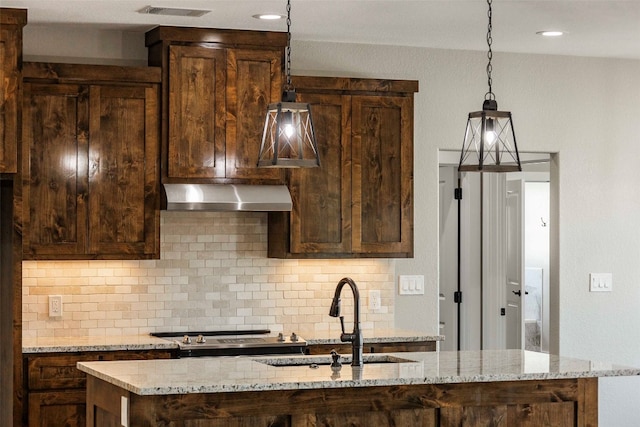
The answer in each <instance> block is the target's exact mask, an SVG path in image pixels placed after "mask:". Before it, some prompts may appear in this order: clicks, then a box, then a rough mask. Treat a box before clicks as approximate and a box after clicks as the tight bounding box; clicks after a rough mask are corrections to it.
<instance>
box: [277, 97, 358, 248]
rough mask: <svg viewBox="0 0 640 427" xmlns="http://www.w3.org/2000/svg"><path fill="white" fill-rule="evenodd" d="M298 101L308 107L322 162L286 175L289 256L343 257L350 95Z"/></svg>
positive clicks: (347, 225) (347, 234) (347, 244)
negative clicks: (289, 199)
mask: <svg viewBox="0 0 640 427" xmlns="http://www.w3.org/2000/svg"><path fill="white" fill-rule="evenodd" d="M298 98H299V100H301V101H302V102H308V103H310V104H311V114H312V118H313V125H314V129H315V132H316V138H317V140H318V150H319V152H320V162H321V164H320V167H319V168H308V169H307V168H302V169H296V170H292V171H291V179H290V184H289V189H290V190H291V197H292V199H293V210H292V212H291V237H290V245H291V252H292V253H305V254H347V253H349V252H350V251H351V199H352V194H351V170H350V166H351V151H350V150H351V144H350V139H351V128H350V125H351V121H350V115H351V103H350V99H351V97H350V96H343V95H318V94H311V93H304V94H299V95H298Z"/></svg>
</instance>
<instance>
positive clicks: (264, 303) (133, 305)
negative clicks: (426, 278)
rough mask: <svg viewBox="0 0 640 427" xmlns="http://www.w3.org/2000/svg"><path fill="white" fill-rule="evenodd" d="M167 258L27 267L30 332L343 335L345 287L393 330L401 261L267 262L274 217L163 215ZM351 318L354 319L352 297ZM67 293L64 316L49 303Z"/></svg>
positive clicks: (26, 326)
mask: <svg viewBox="0 0 640 427" xmlns="http://www.w3.org/2000/svg"><path fill="white" fill-rule="evenodd" d="M161 221H162V225H161V226H162V235H161V239H160V240H161V254H162V258H161V259H160V260H143V261H110V260H104V261H101V260H100V261H25V262H23V270H22V271H23V335H24V336H25V337H44V336H54V335H55V336H82V335H88V336H105V335H106V336H114V335H130V334H141V333H148V332H153V331H161V330H162V331H164V330H172V331H178V332H182V331H186V330H189V329H215V328H217V329H234V328H269V329H271V330H272V331H273V332H289V331H294V330H295V331H300V330H304V331H318V332H324V333H326V332H331V333H337V334H339V331H340V324H339V322H338V321H337V320H336V319H334V318H332V317H330V316H329V315H328V310H329V306H330V304H331V298H332V297H333V293H334V290H335V286H336V284H337V283H338V281H339V280H340V279H341V278H342V277H345V276H349V277H351V278H353V279H354V280H355V281H356V283H357V284H358V287H359V288H360V292H361V295H368V293H367V290H369V289H378V290H380V291H381V298H382V302H383V307H382V308H381V309H380V310H379V311H378V312H376V313H372V312H369V309H368V307H367V304H366V298H364V297H363V301H362V302H361V317H362V327H363V329H371V328H384V329H387V328H391V327H393V318H394V313H393V301H394V295H395V294H394V277H395V264H394V261H393V260H388V259H353V260H280V259H272V258H267V255H266V253H267V224H266V222H267V216H266V214H264V213H250V212H247V213H236V212H188V213H184V212H162V215H161ZM343 293H344V295H343V298H342V307H343V313H344V315H345V319H350V317H349V316H350V313H352V312H353V302H352V298H351V295H350V294H351V292H350V291H349V290H348V289H345V290H344V291H343ZM49 295H63V316H62V318H61V319H52V318H49V316H48V296H49Z"/></svg>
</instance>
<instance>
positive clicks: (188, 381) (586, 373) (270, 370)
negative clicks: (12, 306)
mask: <svg viewBox="0 0 640 427" xmlns="http://www.w3.org/2000/svg"><path fill="white" fill-rule="evenodd" d="M389 354H391V355H395V356H397V357H402V358H408V359H413V360H411V362H410V363H404V365H405V366H404V367H401V366H400V367H399V365H398V364H381V365H379V366H375V364H374V365H367V364H365V366H364V367H363V368H361V369H362V370H361V371H356V370H355V369H354V368H351V366H349V365H344V366H343V367H342V369H341V371H340V373H339V375H337V376H335V372H332V370H331V369H330V367H329V366H328V365H327V366H320V367H319V368H317V369H311V370H310V369H308V368H306V367H301V366H269V365H267V364H264V363H258V362H257V361H256V360H255V359H256V358H255V357H246V358H226V359H225V358H188V359H169V360H156V361H149V360H147V361H119V362H78V365H77V366H78V369H80V370H81V371H83V372H85V373H87V374H89V375H92V376H94V377H96V378H98V379H100V380H103V381H106V382H108V383H111V384H114V385H116V386H118V387H121V388H123V389H124V390H127V391H130V392H132V393H135V394H138V395H169V394H191V393H230V392H242V391H276V390H278V391H282V390H312V389H321V388H348V387H356V388H357V387H374V386H399V385H427V384H454V383H477V382H505V381H527V380H555V379H577V378H598V377H615V376H640V369H637V368H632V367H627V366H621V365H615V364H609V363H605V364H599V365H595V364H594V363H595V362H590V361H586V360H579V359H571V358H565V357H559V356H554V355H547V354H543V353H533V352H528V351H519V350H493V351H477V352H428V353H413V352H407V353H389ZM275 357H276V358H300V357H304V356H275ZM487 358H490V359H491V360H496V359H497V360H499V362H498V363H495V364H492V366H491V367H490V368H489V369H487V367H486V365H485V364H484V363H486V359H487ZM214 359H218V360H214ZM258 359H259V358H258ZM483 360H484V361H485V362H483ZM525 360H526V361H525ZM540 362H543V364H542V365H540ZM547 362H548V364H547V365H546V366H547V367H546V368H544V365H545V363H547ZM394 365H395V366H394ZM541 366H542V367H541ZM561 366H566V368H561ZM191 372H198V375H195V374H194V375H191V374H190V373H191ZM203 372H206V374H205V375H204V377H203V376H202V373H203ZM356 372H359V373H358V374H356Z"/></svg>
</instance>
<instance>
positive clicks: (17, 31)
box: [0, 8, 27, 173]
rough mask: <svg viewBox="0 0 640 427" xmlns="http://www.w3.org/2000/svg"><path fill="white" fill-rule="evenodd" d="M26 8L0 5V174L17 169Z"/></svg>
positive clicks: (13, 171)
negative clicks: (23, 32) (23, 29)
mask: <svg viewBox="0 0 640 427" xmlns="http://www.w3.org/2000/svg"><path fill="white" fill-rule="evenodd" d="M26 23H27V11H26V9H8V8H0V173H16V172H17V171H18V156H17V153H18V140H19V134H20V132H19V121H18V118H19V117H20V107H21V105H20V90H21V85H22V78H21V74H20V70H21V68H22V63H21V62H22V27H24V26H25V24H26Z"/></svg>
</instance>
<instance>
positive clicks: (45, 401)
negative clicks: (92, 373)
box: [28, 390, 87, 427]
mask: <svg viewBox="0 0 640 427" xmlns="http://www.w3.org/2000/svg"><path fill="white" fill-rule="evenodd" d="M85 393H86V392H85V391H84V390H70V391H48V392H35V393H29V424H28V425H29V427H58V426H65V427H84V426H85V425H86V412H87V409H86V408H87V406H86V403H85V400H86V398H85Z"/></svg>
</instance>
